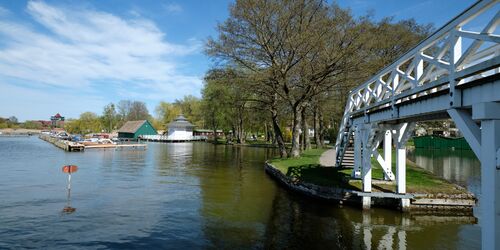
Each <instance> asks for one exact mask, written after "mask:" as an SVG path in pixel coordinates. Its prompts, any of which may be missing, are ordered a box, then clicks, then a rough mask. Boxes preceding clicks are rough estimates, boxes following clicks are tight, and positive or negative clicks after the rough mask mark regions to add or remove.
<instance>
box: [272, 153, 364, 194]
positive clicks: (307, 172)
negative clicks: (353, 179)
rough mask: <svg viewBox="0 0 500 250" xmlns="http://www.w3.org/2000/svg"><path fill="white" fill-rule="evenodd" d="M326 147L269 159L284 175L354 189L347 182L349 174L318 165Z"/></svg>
mask: <svg viewBox="0 0 500 250" xmlns="http://www.w3.org/2000/svg"><path fill="white" fill-rule="evenodd" d="M326 150H327V149H310V150H306V151H304V152H303V153H302V154H301V156H300V157H298V158H285V159H281V158H275V159H273V160H271V161H270V163H271V164H273V166H275V167H276V168H277V169H279V170H280V171H281V172H282V173H284V174H285V175H287V176H289V177H291V178H293V179H295V180H300V181H303V182H307V183H312V184H316V185H320V186H327V187H342V188H349V189H354V188H355V187H354V186H351V185H349V183H348V182H347V180H348V178H349V174H346V173H344V172H342V169H338V168H326V167H321V166H320V165H319V158H320V156H321V154H322V153H323V152H325V151H326Z"/></svg>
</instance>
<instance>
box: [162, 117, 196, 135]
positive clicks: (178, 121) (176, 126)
mask: <svg viewBox="0 0 500 250" xmlns="http://www.w3.org/2000/svg"><path fill="white" fill-rule="evenodd" d="M167 127H168V139H169V140H174V141H175V140H179V141H184V140H192V139H193V128H194V125H193V124H191V123H190V122H189V121H188V120H187V119H186V118H185V117H184V116H183V115H179V116H178V117H177V118H175V119H174V121H173V122H171V123H169V124H168V125H167Z"/></svg>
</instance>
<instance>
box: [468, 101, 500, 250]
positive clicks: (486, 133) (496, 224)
mask: <svg viewBox="0 0 500 250" xmlns="http://www.w3.org/2000/svg"><path fill="white" fill-rule="evenodd" d="M472 116H473V117H472V118H473V119H474V120H481V150H480V151H481V152H480V156H479V159H480V160H481V207H482V208H483V214H482V218H483V219H482V222H481V224H482V230H481V234H482V236H481V237H482V244H483V246H482V248H483V249H500V103H498V102H489V103H480V104H476V105H473V106H472Z"/></svg>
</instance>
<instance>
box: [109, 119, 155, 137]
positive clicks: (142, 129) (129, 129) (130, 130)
mask: <svg viewBox="0 0 500 250" xmlns="http://www.w3.org/2000/svg"><path fill="white" fill-rule="evenodd" d="M156 134H158V132H156V129H155V128H154V127H153V125H151V123H150V122H149V121H148V120H140V121H128V122H126V123H125V124H124V125H123V126H122V127H121V128H120V130H118V138H124V139H137V138H138V137H139V136H141V135H156Z"/></svg>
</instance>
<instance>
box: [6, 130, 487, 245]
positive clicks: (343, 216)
mask: <svg viewBox="0 0 500 250" xmlns="http://www.w3.org/2000/svg"><path fill="white" fill-rule="evenodd" d="M273 155H274V152H273V150H272V149H263V148H252V147H234V146H213V145H211V144H207V143H177V144H160V143H149V144H148V149H147V150H139V151H136V150H87V151H86V152H83V153H78V152H74V153H67V152H64V151H62V150H60V149H58V148H56V147H55V146H53V145H51V144H49V143H47V142H44V141H42V140H40V139H38V138H36V137H17V138H14V137H3V138H2V137H0V248H6V249H20V248H36V249H80V248H85V249H117V248H119V249H153V248H165V249H263V248H266V249H339V248H340V249H366V248H372V249H387V248H389V249H391V248H399V249H405V248H406V249H457V248H458V249H479V248H480V225H479V224H475V223H473V222H471V221H472V218H470V217H460V216H430V215H426V216H423V215H422V216H417V215H406V214H402V213H400V212H396V211H391V210H384V209H372V210H370V211H365V212H363V211H361V210H359V209H357V208H352V207H346V206H344V207H342V206H339V205H332V204H327V203H323V202H320V201H316V200H312V199H308V198H304V197H301V196H297V195H295V194H293V193H290V192H288V191H286V190H285V189H283V188H282V187H281V186H279V185H277V184H276V183H275V182H274V181H273V180H271V179H270V178H269V176H267V175H266V174H265V173H264V169H263V162H264V161H265V160H266V159H269V158H271V157H273ZM411 157H414V158H413V159H414V160H416V161H417V162H418V161H419V159H420V160H421V159H424V158H425V157H427V158H429V156H428V155H423V156H422V154H420V155H419V153H417V152H414V153H413V154H412V156H411ZM411 157H410V158H411ZM415 157H416V159H415ZM422 157H424V158H422ZM431 158H432V157H431ZM439 161H441V159H438V160H437V161H432V160H431V162H432V163H433V166H434V169H430V170H433V171H436V173H438V174H440V175H442V176H444V177H446V178H448V177H449V179H450V180H452V181H456V182H457V183H459V184H462V185H466V186H467V185H469V183H472V184H470V185H471V186H475V187H478V184H477V183H478V182H479V180H478V178H479V176H480V174H479V171H480V170H479V166H478V165H477V164H476V165H474V163H470V162H468V161H467V160H463V162H467V163H466V165H467V164H468V165H470V166H468V167H467V168H466V169H465V170H461V169H458V170H456V169H455V168H453V166H452V167H450V168H447V167H444V168H443V167H442V166H441V167H439V163H438V162H439ZM476 161H477V160H476ZM67 164H74V165H77V166H78V167H79V170H78V172H76V173H73V174H72V189H71V198H70V204H69V205H70V206H71V207H73V208H75V209H76V210H75V211H74V212H73V213H63V212H62V209H63V208H64V207H65V206H66V205H68V199H67V189H66V188H67V175H66V174H64V173H62V172H61V167H62V166H63V165H67ZM453 164H456V162H453V163H450V164H449V165H453ZM428 165H429V166H430V163H429V164H428ZM441 165H443V164H441ZM456 168H462V166H461V165H460V164H458V165H456ZM440 171H441V172H440ZM474 183H475V184H474ZM473 191H478V189H476V190H473ZM476 216H477V217H480V215H478V214H476Z"/></svg>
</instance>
